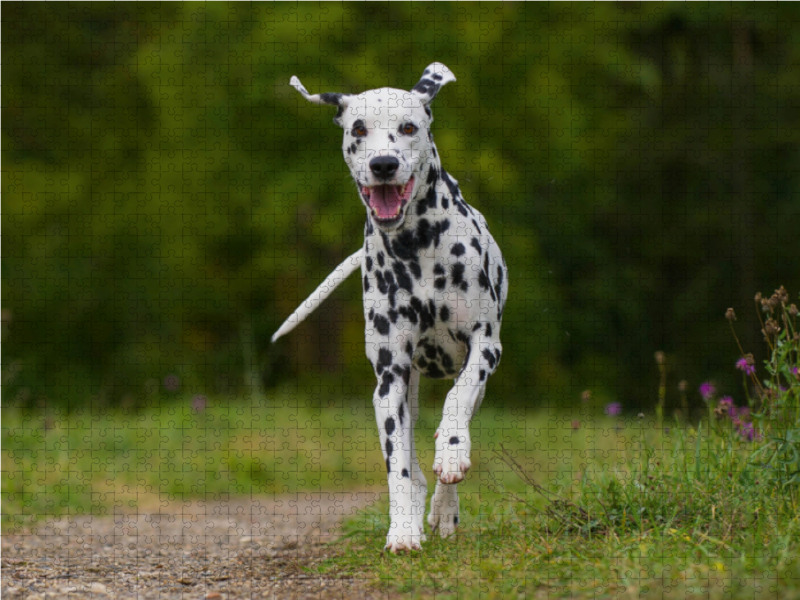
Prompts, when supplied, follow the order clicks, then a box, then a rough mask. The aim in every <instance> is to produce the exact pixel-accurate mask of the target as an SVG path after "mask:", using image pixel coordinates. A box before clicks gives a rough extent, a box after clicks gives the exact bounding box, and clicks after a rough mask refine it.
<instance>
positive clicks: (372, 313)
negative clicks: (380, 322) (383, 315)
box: [369, 308, 375, 321]
mask: <svg viewBox="0 0 800 600" xmlns="http://www.w3.org/2000/svg"><path fill="white" fill-rule="evenodd" d="M374 316H375V309H374V308H370V309H369V320H370V321H372V317H374Z"/></svg>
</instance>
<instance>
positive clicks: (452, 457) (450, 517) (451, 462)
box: [428, 336, 502, 537]
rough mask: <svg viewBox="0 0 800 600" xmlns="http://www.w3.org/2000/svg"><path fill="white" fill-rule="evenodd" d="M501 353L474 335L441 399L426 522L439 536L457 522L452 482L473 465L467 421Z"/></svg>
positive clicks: (497, 345)
mask: <svg viewBox="0 0 800 600" xmlns="http://www.w3.org/2000/svg"><path fill="white" fill-rule="evenodd" d="M501 353H502V346H501V345H500V342H499V341H497V340H493V339H488V338H485V337H482V336H476V337H474V338H473V339H472V340H471V343H470V351H469V356H468V357H467V360H466V363H465V365H464V368H463V370H462V371H461V373H460V374H459V376H458V378H457V379H456V381H455V385H454V386H453V389H451V390H450V392H448V394H447V399H446V400H445V402H444V410H443V414H442V421H441V423H440V424H439V428H438V429H437V430H436V433H435V435H434V437H435V438H436V456H435V457H434V461H433V471H434V473H436V475H437V477H438V481H437V482H436V488H435V489H434V491H433V498H431V512H430V514H429V515H428V524H429V525H430V526H431V528H432V529H433V530H434V531H435V530H438V531H439V534H440V535H441V536H442V537H447V536H448V535H450V534H451V533H453V532H454V531H455V529H456V526H457V525H458V492H457V491H456V486H455V485H454V484H456V483H458V482H459V481H462V480H463V479H464V476H465V475H466V473H467V471H468V470H469V468H470V467H471V466H472V463H471V462H470V451H471V448H472V444H471V440H470V435H469V424H470V421H472V417H473V416H474V415H475V412H476V411H477V410H478V407H479V406H480V403H481V400H483V395H484V393H485V392H486V382H487V380H488V378H489V375H491V374H492V373H493V372H494V370H495V369H496V368H497V365H498V364H499V363H500V355H501Z"/></svg>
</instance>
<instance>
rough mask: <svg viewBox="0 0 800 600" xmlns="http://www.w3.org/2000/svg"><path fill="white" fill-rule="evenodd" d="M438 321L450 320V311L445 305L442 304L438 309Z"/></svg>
mask: <svg viewBox="0 0 800 600" xmlns="http://www.w3.org/2000/svg"><path fill="white" fill-rule="evenodd" d="M439 320H440V321H444V322H447V321H449V320H450V309H449V308H447V305H446V304H442V307H441V308H440V309H439Z"/></svg>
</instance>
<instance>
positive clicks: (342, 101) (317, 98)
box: [289, 75, 352, 127]
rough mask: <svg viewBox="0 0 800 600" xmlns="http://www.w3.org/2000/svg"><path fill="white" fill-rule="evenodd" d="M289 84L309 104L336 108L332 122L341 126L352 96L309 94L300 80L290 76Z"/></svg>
mask: <svg viewBox="0 0 800 600" xmlns="http://www.w3.org/2000/svg"><path fill="white" fill-rule="evenodd" d="M289 84H290V85H291V86H292V87H293V88H294V89H296V90H297V91H298V92H300V93H301V94H302V95H303V98H305V99H306V100H308V101H309V102H313V103H314V104H330V105H331V106H338V107H339V110H337V111H336V116H335V117H334V118H333V122H334V123H336V124H337V125H338V126H339V127H341V126H342V115H343V114H344V109H345V108H346V107H347V105H348V104H350V99H351V98H352V96H351V95H350V94H334V93H330V92H328V93H325V94H309V93H308V90H306V88H305V87H303V84H302V83H300V80H299V79H298V78H297V77H296V76H294V75H292V79H291V81H289Z"/></svg>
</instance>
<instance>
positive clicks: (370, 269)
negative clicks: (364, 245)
mask: <svg viewBox="0 0 800 600" xmlns="http://www.w3.org/2000/svg"><path fill="white" fill-rule="evenodd" d="M364 263H365V264H366V265H367V271H372V257H371V256H368V257H367V260H366V261H364Z"/></svg>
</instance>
